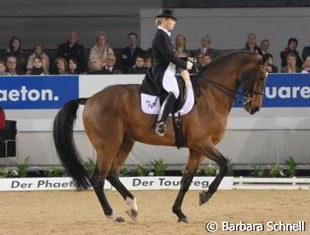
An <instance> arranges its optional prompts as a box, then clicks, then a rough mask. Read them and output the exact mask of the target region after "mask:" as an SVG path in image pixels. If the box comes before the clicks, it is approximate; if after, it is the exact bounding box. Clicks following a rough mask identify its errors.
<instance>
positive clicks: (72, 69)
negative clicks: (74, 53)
mask: <svg viewBox="0 0 310 235" xmlns="http://www.w3.org/2000/svg"><path fill="white" fill-rule="evenodd" d="M68 73H69V74H80V73H81V69H80V65H79V62H78V61H77V60H76V59H75V58H71V59H69V64H68Z"/></svg>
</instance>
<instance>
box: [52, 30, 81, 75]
mask: <svg viewBox="0 0 310 235" xmlns="http://www.w3.org/2000/svg"><path fill="white" fill-rule="evenodd" d="M78 39H79V38H78V33H77V32H75V31H71V32H70V33H69V34H68V38H67V42H66V43H64V44H61V45H59V46H58V48H57V57H63V58H64V59H65V60H66V61H67V63H68V62H69V59H70V58H75V59H76V60H77V61H78V62H79V64H80V66H81V71H82V72H84V71H85V70H86V60H85V56H84V46H83V45H81V44H79V43H78Z"/></svg>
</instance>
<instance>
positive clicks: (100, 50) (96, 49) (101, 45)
mask: <svg viewBox="0 0 310 235" xmlns="http://www.w3.org/2000/svg"><path fill="white" fill-rule="evenodd" d="M108 54H114V51H113V49H112V48H111V47H110V46H109V44H108V43H107V36H106V34H105V33H104V32H98V33H97V35H96V45H94V46H93V47H92V48H91V49H90V52H89V61H90V59H92V58H93V57H98V58H100V59H101V60H102V61H103V63H104V62H105V60H106V58H107V56H108ZM89 61H88V66H89Z"/></svg>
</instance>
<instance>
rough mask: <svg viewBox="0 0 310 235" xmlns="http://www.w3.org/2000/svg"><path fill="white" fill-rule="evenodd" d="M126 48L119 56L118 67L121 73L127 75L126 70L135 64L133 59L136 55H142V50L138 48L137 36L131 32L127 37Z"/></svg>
mask: <svg viewBox="0 0 310 235" xmlns="http://www.w3.org/2000/svg"><path fill="white" fill-rule="evenodd" d="M127 39H128V46H127V47H126V48H124V49H122V51H121V54H120V59H121V60H120V65H121V70H122V71H123V73H128V70H129V69H130V68H131V67H132V66H133V65H134V64H135V59H136V57H137V56H138V55H142V56H143V55H144V50H142V48H141V47H139V46H138V42H139V40H138V35H137V34H136V33H134V32H131V33H129V34H128V36H127Z"/></svg>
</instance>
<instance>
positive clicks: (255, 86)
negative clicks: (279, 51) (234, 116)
mask: <svg viewBox="0 0 310 235" xmlns="http://www.w3.org/2000/svg"><path fill="white" fill-rule="evenodd" d="M267 75H268V71H267V69H266V68H265V66H263V65H262V64H261V62H260V61H258V62H257V65H256V66H255V67H254V68H252V69H251V70H249V71H247V72H245V73H244V74H242V77H241V81H240V85H241V87H242V89H243V95H244V99H245V101H244V104H243V107H244V109H245V110H246V111H248V112H249V113H250V114H251V115H252V114H254V113H256V112H257V111H259V110H260V108H261V107H262V102H263V97H264V88H265V80H266V77H267Z"/></svg>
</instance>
